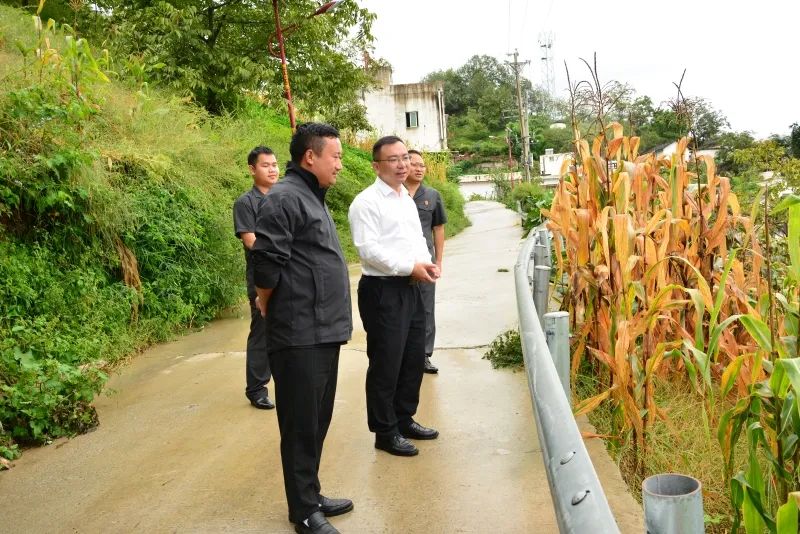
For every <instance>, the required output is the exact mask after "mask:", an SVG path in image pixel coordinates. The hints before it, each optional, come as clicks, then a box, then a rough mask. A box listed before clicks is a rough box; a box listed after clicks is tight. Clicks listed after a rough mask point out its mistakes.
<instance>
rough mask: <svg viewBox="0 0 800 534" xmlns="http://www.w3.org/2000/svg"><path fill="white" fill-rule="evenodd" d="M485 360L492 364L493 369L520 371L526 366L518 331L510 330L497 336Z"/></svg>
mask: <svg viewBox="0 0 800 534" xmlns="http://www.w3.org/2000/svg"><path fill="white" fill-rule="evenodd" d="M483 359H484V360H489V361H490V362H492V368H494V369H498V368H505V367H510V368H512V369H519V368H521V367H522V366H523V365H524V361H523V357H522V342H521V340H520V337H519V331H518V330H508V331H506V332H503V333H502V334H500V335H499V336H497V337H496V338H495V339H494V341H492V343H491V344H490V345H489V349H488V350H487V351H486V354H484V355H483Z"/></svg>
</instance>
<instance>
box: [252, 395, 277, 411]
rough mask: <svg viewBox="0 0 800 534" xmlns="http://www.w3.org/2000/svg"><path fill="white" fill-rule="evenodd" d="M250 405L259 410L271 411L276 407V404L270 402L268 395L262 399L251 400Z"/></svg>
mask: <svg viewBox="0 0 800 534" xmlns="http://www.w3.org/2000/svg"><path fill="white" fill-rule="evenodd" d="M250 404H252V405H253V406H255V407H256V408H258V409H259V410H271V409H273V408H274V407H275V403H274V402H272V401H271V400H269V397H267V396H266V395H265V396H263V397H261V398H260V399H254V400H251V401H250Z"/></svg>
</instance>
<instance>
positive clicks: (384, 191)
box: [375, 177, 408, 197]
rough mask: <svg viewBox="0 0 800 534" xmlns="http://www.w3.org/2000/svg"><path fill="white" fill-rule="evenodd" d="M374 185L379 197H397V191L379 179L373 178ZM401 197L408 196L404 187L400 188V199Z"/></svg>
mask: <svg viewBox="0 0 800 534" xmlns="http://www.w3.org/2000/svg"><path fill="white" fill-rule="evenodd" d="M375 183H376V184H377V186H378V191H380V193H381V195H383V196H385V197H388V196H389V195H392V196H395V197H397V196H398V194H397V191H395V190H394V189H392V188H391V187H390V186H389V185H388V184H387V183H386V182H384V181H383V180H381V179H380V177H377V178H375ZM403 195H408V190H407V189H406V188H405V186H401V187H400V197H402V196H403Z"/></svg>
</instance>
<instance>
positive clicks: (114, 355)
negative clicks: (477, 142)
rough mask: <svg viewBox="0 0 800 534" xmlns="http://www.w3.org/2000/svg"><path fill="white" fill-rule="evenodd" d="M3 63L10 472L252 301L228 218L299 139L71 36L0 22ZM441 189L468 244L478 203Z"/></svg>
mask: <svg viewBox="0 0 800 534" xmlns="http://www.w3.org/2000/svg"><path fill="white" fill-rule="evenodd" d="M62 29H63V31H61V30H62ZM0 57H2V61H0V79H2V80H3V83H2V86H0V458H1V459H2V461H0V469H1V468H2V467H4V466H6V465H7V464H6V461H7V460H9V459H13V458H15V457H16V456H17V455H18V454H19V445H27V444H36V443H43V442H47V441H48V440H51V439H53V438H56V437H59V436H64V435H72V434H75V433H78V432H83V431H85V430H87V429H89V428H91V427H93V426H94V425H96V424H97V416H96V413H95V411H94V409H93V407H92V405H91V402H92V399H93V398H94V396H95V395H96V394H97V393H98V392H99V391H100V390H101V388H102V386H103V384H104V383H105V381H106V379H107V376H108V373H109V371H110V370H112V369H113V368H114V366H115V365H116V364H117V363H118V362H119V361H120V360H121V359H122V358H123V357H124V356H126V355H128V354H131V353H132V352H134V351H136V350H139V349H141V348H142V347H145V346H147V345H148V344H150V343H153V342H157V341H161V340H164V339H167V338H169V337H170V336H172V335H173V334H174V333H176V332H178V331H180V330H182V329H185V328H187V327H194V326H197V325H200V324H203V323H205V322H207V321H209V320H211V319H213V318H214V317H215V316H216V315H217V313H218V312H219V311H220V310H222V309H224V308H226V307H228V306H231V305H233V304H236V303H237V302H238V301H239V300H240V299H241V297H242V295H243V294H244V291H243V287H242V286H243V282H244V280H243V278H244V277H243V272H244V265H243V255H242V252H241V245H240V244H239V243H238V241H237V240H236V239H235V238H234V237H233V235H232V227H231V225H232V223H231V214H230V208H231V205H232V203H233V200H234V199H235V198H236V197H237V196H238V195H239V194H240V193H241V192H242V191H244V190H246V189H248V188H249V187H250V186H251V183H252V180H251V178H250V177H249V175H248V173H247V171H246V165H245V161H246V156H247V153H248V152H249V151H250V149H251V148H252V147H253V146H255V145H258V144H266V145H269V146H272V147H273V148H274V149H275V150H276V152H277V154H278V156H279V160H280V161H281V162H285V161H287V159H288V153H287V148H288V146H287V145H288V140H289V137H290V131H289V127H288V124H287V120H286V118H285V117H284V116H279V115H277V114H276V113H275V112H274V111H271V110H269V109H268V108H266V107H265V106H264V105H262V104H261V103H259V102H256V101H253V100H242V101H240V103H239V104H238V108H237V112H236V113H235V114H222V115H219V116H215V115H211V114H209V113H208V112H207V111H206V110H205V109H203V108H201V107H197V106H196V105H194V104H193V103H192V102H190V101H187V99H186V98H184V97H181V96H176V95H175V94H174V93H172V92H169V91H167V90H163V89H159V88H156V87H151V86H148V85H146V84H145V85H143V84H142V83H141V80H140V79H138V78H136V77H135V76H130V77H120V76H119V74H118V73H117V74H115V73H114V72H113V71H112V70H111V67H112V66H113V64H114V62H113V60H112V57H111V56H109V55H108V54H107V53H106V52H105V51H101V52H97V51H96V50H93V49H92V48H90V46H89V44H88V42H87V41H86V40H84V39H83V38H82V37H78V36H76V34H75V32H74V31H73V29H72V28H70V27H66V26H65V27H61V28H59V29H57V28H56V27H55V24H54V23H52V21H51V22H48V23H42V22H41V20H39V19H36V25H35V26H34V25H32V24H31V19H30V17H28V16H26V15H23V14H22V13H21V12H19V11H16V10H13V9H10V8H7V7H2V6H0ZM343 160H344V170H343V171H342V172H341V173H340V175H339V181H338V183H337V185H336V187H335V188H333V189H332V190H331V191H330V194H329V196H328V202H329V206H330V208H331V212H332V215H333V217H334V219H335V221H336V223H337V226H338V228H339V232H340V238H341V242H342V245H343V246H344V248H345V252H346V255H347V258H348V259H349V260H351V261H352V260H354V259H355V257H356V255H355V251H354V250H353V247H352V239H351V237H350V234H349V226H348V223H347V208H348V207H349V204H350V202H351V200H352V199H353V197H354V196H355V195H356V194H357V193H358V192H359V191H361V190H362V189H363V188H364V187H365V186H366V185H368V184H370V183H372V181H373V180H374V173H373V171H372V168H371V165H370V157H369V154H368V153H366V152H364V151H362V150H359V149H356V148H352V147H347V146H346V147H345V150H344V158H343ZM436 187H437V189H439V190H440V191H441V192H442V196H443V198H444V200H445V203H446V207H447V209H448V215H449V217H450V221H451V224H448V230H449V231H450V232H451V233H453V232H456V231H458V230H459V229H460V228H461V227H463V225H464V224H466V219H465V218H464V215H463V211H462V206H463V200H462V199H461V197H460V195H459V193H458V190H457V187H456V186H455V185H454V184H452V183H449V182H446V181H442V182H441V183H440V184H439V183H437V184H436Z"/></svg>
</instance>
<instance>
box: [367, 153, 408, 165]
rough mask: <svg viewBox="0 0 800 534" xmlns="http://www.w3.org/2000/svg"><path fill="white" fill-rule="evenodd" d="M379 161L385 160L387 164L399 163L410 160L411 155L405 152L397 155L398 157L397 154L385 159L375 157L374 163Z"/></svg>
mask: <svg viewBox="0 0 800 534" xmlns="http://www.w3.org/2000/svg"><path fill="white" fill-rule="evenodd" d="M381 161H385V162H386V163H388V164H389V165H397V164H398V163H400V162H401V161H402V162H403V163H408V162H409V161H411V156H409V155H408V154H406V155H405V156H399V157H398V156H392V157H391V158H386V159H376V160H375V162H376V163H379V162H381Z"/></svg>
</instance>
